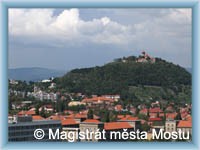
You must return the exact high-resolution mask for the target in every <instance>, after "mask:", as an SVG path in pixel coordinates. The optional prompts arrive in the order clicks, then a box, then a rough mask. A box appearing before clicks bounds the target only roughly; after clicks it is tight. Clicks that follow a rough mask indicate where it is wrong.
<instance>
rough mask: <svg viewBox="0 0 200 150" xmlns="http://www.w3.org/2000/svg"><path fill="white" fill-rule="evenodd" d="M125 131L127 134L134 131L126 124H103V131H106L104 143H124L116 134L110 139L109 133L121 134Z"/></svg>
mask: <svg viewBox="0 0 200 150" xmlns="http://www.w3.org/2000/svg"><path fill="white" fill-rule="evenodd" d="M124 129H127V130H126V131H127V132H130V131H134V128H133V127H132V126H131V125H130V124H129V123H128V122H108V123H104V130H105V131H106V139H107V140H106V141H124V140H123V139H122V138H121V137H119V134H116V137H115V138H113V137H112V138H113V139H112V138H111V137H110V133H111V132H113V131H114V132H121V133H122V132H123V131H124Z"/></svg>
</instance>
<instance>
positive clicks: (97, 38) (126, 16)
mask: <svg viewBox="0 0 200 150" xmlns="http://www.w3.org/2000/svg"><path fill="white" fill-rule="evenodd" d="M147 10H148V11H147ZM87 11H89V10H87ZM98 11H101V13H103V12H107V13H105V15H101V16H100V17H93V18H90V19H83V18H82V17H81V15H82V14H81V13H80V10H79V9H66V10H63V11H62V12H60V13H59V14H56V15H55V14H54V12H55V9H9V39H10V40H9V44H10V46H12V47H14V45H17V46H18V47H19V46H20V47H23V46H24V47H32V49H33V48H34V47H40V48H41V47H42V48H44V49H45V48H46V49H49V50H50V49H51V48H53V49H54V48H55V47H56V48H57V49H60V48H63V49H73V48H77V47H78V48H82V49H86V48H88V47H90V45H93V46H94V45H95V44H96V45H101V46H102V47H103V46H105V45H109V47H111V48H112V47H113V49H114V48H116V47H117V48H118V49H122V50H138V49H139V50H141V49H149V50H151V51H152V53H154V54H157V55H158V56H162V54H163V53H165V54H168V55H167V56H168V57H172V54H173V53H174V52H175V51H177V54H178V53H182V52H184V53H186V55H187V56H188V55H191V19H192V17H191V9H130V10H126V9H102V10H101V9H99V10H96V12H98ZM146 11H147V12H146ZM93 12H94V14H95V10H92V11H91V13H93ZM109 14H111V15H109ZM86 15H87V14H86ZM94 16H95V15H94ZM120 20H121V21H120ZM132 20H136V21H135V22H133V21H132ZM123 21H125V22H126V23H123ZM94 51H95V49H94ZM164 57H165V56H164ZM170 59H171V60H172V59H174V60H175V61H178V59H181V58H178V59H176V58H170ZM184 60H185V59H184V58H183V59H182V60H179V62H177V63H181V64H183V65H185V64H184ZM189 63H190V64H191V62H187V65H188V66H189V65H190V64H189Z"/></svg>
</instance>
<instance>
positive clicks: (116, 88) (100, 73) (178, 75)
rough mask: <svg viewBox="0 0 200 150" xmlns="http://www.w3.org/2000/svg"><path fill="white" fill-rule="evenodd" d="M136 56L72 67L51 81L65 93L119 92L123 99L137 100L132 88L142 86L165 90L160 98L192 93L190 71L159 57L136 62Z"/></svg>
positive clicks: (98, 93)
mask: <svg viewBox="0 0 200 150" xmlns="http://www.w3.org/2000/svg"><path fill="white" fill-rule="evenodd" d="M135 59H136V57H134V56H131V57H127V58H119V59H115V60H114V61H113V62H111V63H108V64H106V65H104V66H100V67H99V66H96V67H92V68H83V69H74V70H72V71H70V72H69V73H67V74H66V75H65V76H63V77H61V78H55V80H54V82H56V84H57V88H58V89H64V90H66V91H67V92H82V93H84V94H87V95H91V94H97V95H102V94H120V95H121V96H122V98H124V99H125V98H126V99H127V98H130V99H131V98H136V99H138V97H137V96H136V95H135V94H136V91H135V90H131V89H133V88H132V87H143V88H144V86H149V87H161V88H162V89H163V91H166V92H163V93H164V94H162V95H163V97H162V96H161V97H160V98H159V99H162V98H165V99H167V97H168V99H170V98H177V96H178V95H180V92H181V93H184V94H185V92H184V91H183V90H185V91H187V92H186V95H185V96H182V97H187V99H188V98H189V97H190V96H191V74H190V73H188V72H187V71H186V70H185V69H184V68H182V67H180V66H179V65H174V64H173V63H169V62H167V61H165V60H162V59H160V58H156V62H155V63H137V62H136V61H135ZM123 60H126V61H123ZM135 89H138V88H135ZM150 89H151V88H150ZM167 91H171V92H167ZM169 93H171V95H170V96H168V95H169Z"/></svg>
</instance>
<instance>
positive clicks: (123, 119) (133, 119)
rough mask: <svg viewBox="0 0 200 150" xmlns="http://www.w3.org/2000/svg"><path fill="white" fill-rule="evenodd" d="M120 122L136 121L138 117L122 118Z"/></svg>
mask: <svg viewBox="0 0 200 150" xmlns="http://www.w3.org/2000/svg"><path fill="white" fill-rule="evenodd" d="M120 120H121V121H125V120H128V121H136V120H138V117H131V116H130V117H124V118H122V119H120Z"/></svg>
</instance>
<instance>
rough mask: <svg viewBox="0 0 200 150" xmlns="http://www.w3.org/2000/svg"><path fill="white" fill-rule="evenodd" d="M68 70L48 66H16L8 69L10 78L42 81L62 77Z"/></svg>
mask: <svg viewBox="0 0 200 150" xmlns="http://www.w3.org/2000/svg"><path fill="white" fill-rule="evenodd" d="M65 73H66V72H65V71H60V70H53V69H46V68H38V67H34V68H16V69H9V70H8V78H9V79H15V80H22V81H40V80H42V79H49V78H50V77H60V76H63V75H64V74H65Z"/></svg>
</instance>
